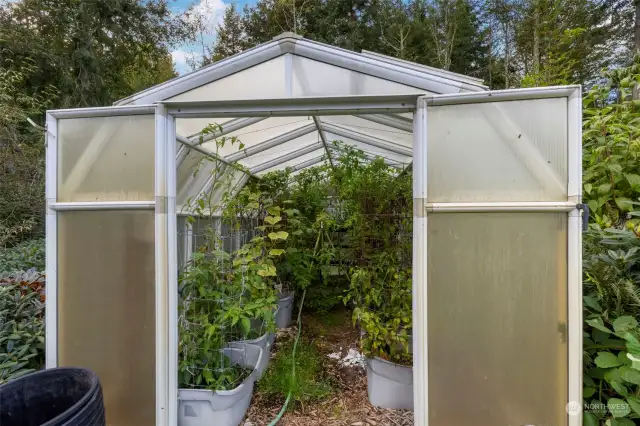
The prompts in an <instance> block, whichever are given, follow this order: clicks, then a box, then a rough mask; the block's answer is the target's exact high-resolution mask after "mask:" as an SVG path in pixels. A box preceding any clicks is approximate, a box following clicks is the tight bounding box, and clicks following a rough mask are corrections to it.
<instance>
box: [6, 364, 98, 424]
mask: <svg viewBox="0 0 640 426" xmlns="http://www.w3.org/2000/svg"><path fill="white" fill-rule="evenodd" d="M105 424H106V423H105V416H104V402H103V398H102V387H101V386H100V381H99V380H98V376H97V375H96V374H95V373H93V372H92V371H90V370H85V369H82V368H52V369H50V370H43V371H38V372H36V373H32V374H28V375H26V376H24V377H21V378H19V379H16V380H13V381H11V382H9V383H7V384H4V385H2V386H0V425H2V426H63V425H64V426H105Z"/></svg>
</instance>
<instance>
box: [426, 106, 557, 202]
mask: <svg viewBox="0 0 640 426" xmlns="http://www.w3.org/2000/svg"><path fill="white" fill-rule="evenodd" d="M427 119H428V121H429V125H428V126H427V131H428V137H427V140H428V144H427V151H428V168H427V170H428V184H427V188H428V189H427V197H428V201H429V202H433V203H435V202H474V201H479V202H480V201H483V202H491V201H566V199H567V180H568V179H567V158H568V155H567V99H566V98H554V99H534V100H524V101H511V102H491V103H479V104H466V105H448V106H434V107H430V108H428V111H427Z"/></svg>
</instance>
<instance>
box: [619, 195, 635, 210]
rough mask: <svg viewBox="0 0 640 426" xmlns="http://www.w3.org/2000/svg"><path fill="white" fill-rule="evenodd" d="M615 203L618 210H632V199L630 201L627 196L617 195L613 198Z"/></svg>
mask: <svg viewBox="0 0 640 426" xmlns="http://www.w3.org/2000/svg"><path fill="white" fill-rule="evenodd" d="M615 202H616V205H617V206H618V208H619V209H620V210H622V211H623V212H628V211H631V210H633V201H631V200H630V199H628V198H623V197H617V198H616V199H615Z"/></svg>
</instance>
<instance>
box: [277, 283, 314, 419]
mask: <svg viewBox="0 0 640 426" xmlns="http://www.w3.org/2000/svg"><path fill="white" fill-rule="evenodd" d="M306 294H307V290H306V289H305V290H304V291H303V292H302V300H300V308H299V309H298V334H297V335H296V340H295V341H294V342H293V352H292V355H291V384H290V385H289V394H288V395H287V399H286V400H285V401H284V405H283V406H282V408H281V409H280V412H279V413H278V415H277V416H276V418H275V419H273V420H272V421H271V423H269V426H275V425H276V424H277V423H278V422H279V421H280V419H282V416H283V415H284V413H285V411H287V406H288V405H289V401H291V395H292V394H293V380H295V378H296V348H297V347H298V341H299V340H300V331H301V330H302V320H301V316H302V306H303V305H304V296H305V295H306Z"/></svg>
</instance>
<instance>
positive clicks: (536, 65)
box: [533, 1, 540, 79]
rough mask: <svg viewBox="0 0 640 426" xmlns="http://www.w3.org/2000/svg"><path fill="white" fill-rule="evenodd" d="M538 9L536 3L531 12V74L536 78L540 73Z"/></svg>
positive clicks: (537, 3)
mask: <svg viewBox="0 0 640 426" xmlns="http://www.w3.org/2000/svg"><path fill="white" fill-rule="evenodd" d="M539 27H540V7H539V2H537V1H536V4H535V6H534V11H533V74H534V75H535V76H536V79H537V78H538V74H539V73H540V29H539Z"/></svg>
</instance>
